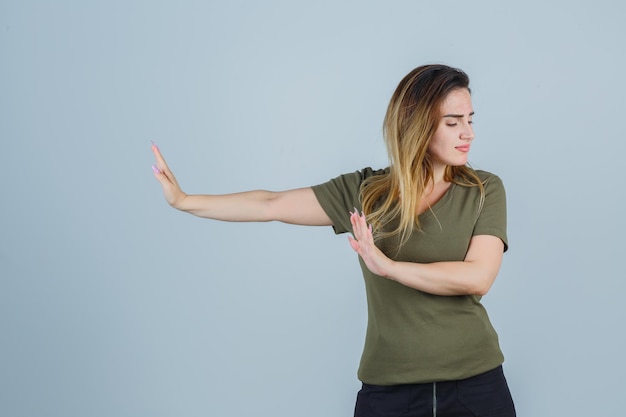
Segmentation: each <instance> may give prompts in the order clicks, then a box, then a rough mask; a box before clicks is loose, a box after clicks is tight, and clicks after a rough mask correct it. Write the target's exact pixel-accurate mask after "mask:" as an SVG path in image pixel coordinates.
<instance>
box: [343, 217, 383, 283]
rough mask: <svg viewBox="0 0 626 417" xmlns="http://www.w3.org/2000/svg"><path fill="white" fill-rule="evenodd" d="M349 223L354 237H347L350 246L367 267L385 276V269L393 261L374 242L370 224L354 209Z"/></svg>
mask: <svg viewBox="0 0 626 417" xmlns="http://www.w3.org/2000/svg"><path fill="white" fill-rule="evenodd" d="M350 223H352V230H353V234H354V237H352V236H349V237H348V241H349V242H350V246H352V249H354V251H355V252H356V253H358V254H359V255H360V256H361V258H362V259H363V262H365V265H366V266H367V269H369V270H370V271H371V272H372V273H374V274H376V275H380V276H383V277H386V276H387V272H386V271H387V270H388V268H389V265H390V263H391V262H393V261H392V260H391V259H389V258H388V257H387V256H386V255H385V254H384V253H383V252H382V251H381V250H380V249H378V247H376V245H375V244H374V236H373V235H372V225H368V224H367V221H366V219H365V215H364V214H359V213H358V211H357V210H356V209H354V213H350Z"/></svg>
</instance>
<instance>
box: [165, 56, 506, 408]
mask: <svg viewBox="0 0 626 417" xmlns="http://www.w3.org/2000/svg"><path fill="white" fill-rule="evenodd" d="M473 115H474V110H473V107H472V100H471V95H470V89H469V79H468V77H467V75H466V74H465V73H464V72H463V71H461V70H459V69H455V68H451V67H448V66H445V65H425V66H420V67H418V68H416V69H414V70H413V71H411V72H410V73H409V74H408V75H407V76H406V77H404V79H403V80H402V81H401V82H400V84H399V85H398V87H397V89H396V91H395V92H394V94H393V96H392V98H391V101H390V103H389V107H388V109H387V114H386V116H385V121H384V138H385V142H386V145H387V150H388V153H389V167H387V168H386V169H381V170H373V169H371V168H365V169H363V170H361V171H357V172H354V173H350V174H345V175H341V176H339V177H337V178H335V179H332V180H330V181H328V182H326V183H324V184H320V185H316V186H313V187H307V188H300V189H295V190H289V191H283V192H270V191H249V192H243V193H237V194H228V195H187V194H185V193H184V192H183V191H182V190H181V188H180V186H179V185H178V183H177V181H176V179H175V177H174V175H173V174H172V172H171V171H170V169H169V168H168V166H167V164H166V162H165V160H164V159H163V156H162V155H161V153H160V151H159V149H158V147H156V145H154V146H153V152H154V154H155V157H156V165H155V166H153V170H154V174H155V177H156V179H157V180H158V181H159V182H160V183H161V186H162V187H163V192H164V194H165V198H166V200H167V202H168V203H169V204H170V205H171V206H172V207H174V208H176V209H179V210H182V211H186V212H188V213H191V214H194V215H196V216H200V217H205V218H209V219H215V220H225V221H241V222H250V221H259V222H266V221H272V220H276V221H281V222H285V223H291V224H300V225H314V226H332V227H333V228H334V231H335V233H349V232H351V233H352V237H349V241H350V245H351V246H352V248H353V249H354V250H355V251H356V252H357V253H358V254H359V260H360V264H361V268H362V271H363V276H364V279H365V287H366V292H367V302H368V326H367V333H366V339H365V346H364V349H363V355H362V357H361V364H360V366H359V372H358V377H359V379H360V380H361V382H362V383H363V386H362V389H361V390H360V391H359V393H358V395H357V402H356V407H355V417H381V416H382V417H394V416H405V417H410V416H415V417H418V416H438V417H445V416H449V417H452V416H459V417H460V416H489V417H512V416H515V408H514V405H513V401H512V399H511V395H510V393H509V389H508V386H507V383H506V380H505V378H504V375H503V371H502V366H501V365H502V362H503V360H504V359H503V355H502V352H501V351H500V347H499V344H498V337H497V334H496V332H495V330H494V329H493V327H492V325H491V323H490V321H489V318H488V316H487V313H486V311H485V308H484V307H483V305H482V304H481V297H482V296H483V295H485V294H487V292H488V291H489V289H490V288H491V285H492V284H493V282H494V280H495V279H496V275H497V274H498V270H499V269H500V264H501V261H502V256H503V253H504V252H505V251H506V250H507V237H506V201H505V191H504V187H503V185H502V182H501V181H500V179H499V178H498V177H497V176H495V175H493V174H490V173H488V172H484V171H475V170H473V169H472V168H470V167H469V166H468V153H469V151H470V147H471V145H472V141H473V140H474V130H473V127H472V118H473Z"/></svg>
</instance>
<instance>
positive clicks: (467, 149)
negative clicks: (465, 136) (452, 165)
mask: <svg viewBox="0 0 626 417" xmlns="http://www.w3.org/2000/svg"><path fill="white" fill-rule="evenodd" d="M454 149H456V150H458V151H461V152H469V150H470V145H462V146H455V148H454Z"/></svg>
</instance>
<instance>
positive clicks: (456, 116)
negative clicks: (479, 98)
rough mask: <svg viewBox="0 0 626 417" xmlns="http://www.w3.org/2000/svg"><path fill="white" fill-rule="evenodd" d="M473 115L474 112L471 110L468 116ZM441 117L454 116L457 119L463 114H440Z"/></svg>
mask: <svg viewBox="0 0 626 417" xmlns="http://www.w3.org/2000/svg"><path fill="white" fill-rule="evenodd" d="M473 115H474V112H471V113H470V114H469V116H473ZM441 117H442V118H443V117H455V118H457V119H459V118H461V117H463V115H462V114H446V115H444V116H441Z"/></svg>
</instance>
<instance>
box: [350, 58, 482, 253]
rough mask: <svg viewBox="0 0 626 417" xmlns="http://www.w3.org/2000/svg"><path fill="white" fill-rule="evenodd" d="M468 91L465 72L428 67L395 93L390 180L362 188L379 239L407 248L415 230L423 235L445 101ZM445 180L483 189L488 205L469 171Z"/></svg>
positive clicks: (452, 169)
mask: <svg viewBox="0 0 626 417" xmlns="http://www.w3.org/2000/svg"><path fill="white" fill-rule="evenodd" d="M463 88H464V89H467V90H468V91H469V77H468V76H467V74H465V73H464V72H463V71H461V70H459V69H456V68H451V67H448V66H446V65H424V66H420V67H417V68H415V69H414V70H413V71H411V72H410V73H409V74H407V75H406V76H405V77H404V78H403V79H402V81H400V84H399V85H398V87H397V88H396V90H395V92H394V93H393V96H392V97H391V100H390V102H389V106H388V107H387V113H386V115H385V120H384V125H383V135H384V139H385V143H386V145H387V152H388V156H389V174H388V175H379V176H372V177H370V178H368V179H366V180H365V181H364V182H363V185H362V187H361V203H362V207H363V212H364V213H365V215H366V216H367V221H368V222H369V223H370V224H372V226H373V228H374V230H375V238H376V239H379V238H383V237H388V236H395V235H400V244H402V243H404V242H406V241H407V240H408V239H409V237H410V236H411V233H412V232H413V230H414V229H417V230H419V229H420V224H419V219H418V215H417V210H418V207H419V204H420V202H421V201H422V199H423V198H424V197H425V194H426V187H427V186H428V184H429V183H430V182H432V181H433V164H432V160H431V156H430V154H429V153H428V146H429V144H430V141H431V139H432V137H433V135H434V134H435V131H436V130H437V127H438V125H439V121H440V118H441V105H442V102H443V100H444V99H445V98H446V97H447V95H448V94H449V93H450V92H452V91H454V90H457V89H463ZM444 180H446V181H451V182H454V183H456V184H459V185H463V186H478V187H479V188H480V192H481V204H482V200H483V199H484V189H483V184H482V182H481V181H480V178H479V177H478V175H477V174H476V172H475V171H474V170H473V169H471V168H470V167H469V166H468V165H463V166H447V167H446V169H445V172H444ZM479 209H480V208H479ZM395 219H399V221H398V223H397V226H396V227H395V228H394V229H392V230H384V227H385V226H386V225H388V224H390V223H391V222H392V220H395ZM396 221H397V220H396Z"/></svg>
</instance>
